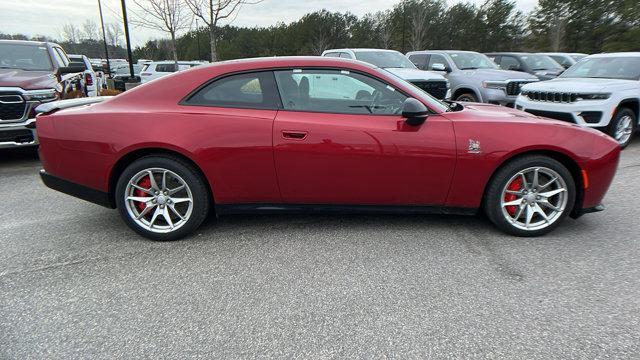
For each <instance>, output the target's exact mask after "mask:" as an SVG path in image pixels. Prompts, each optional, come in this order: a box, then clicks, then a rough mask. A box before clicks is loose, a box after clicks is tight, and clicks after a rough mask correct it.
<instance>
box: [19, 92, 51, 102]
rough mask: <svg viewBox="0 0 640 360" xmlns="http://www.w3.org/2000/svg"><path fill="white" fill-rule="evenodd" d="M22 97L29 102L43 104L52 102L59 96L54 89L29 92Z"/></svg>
mask: <svg viewBox="0 0 640 360" xmlns="http://www.w3.org/2000/svg"><path fill="white" fill-rule="evenodd" d="M22 96H23V97H24V98H25V99H27V100H35V101H41V102H46V101H52V100H56V99H57V98H58V94H57V93H56V91H55V90H54V89H43V90H29V91H26V92H25V93H24V94H22Z"/></svg>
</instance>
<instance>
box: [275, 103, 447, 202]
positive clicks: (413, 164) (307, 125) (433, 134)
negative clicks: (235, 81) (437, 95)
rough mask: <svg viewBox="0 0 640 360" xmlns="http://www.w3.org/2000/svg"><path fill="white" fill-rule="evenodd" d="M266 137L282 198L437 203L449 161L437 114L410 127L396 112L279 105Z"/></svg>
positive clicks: (443, 126) (444, 126)
mask: <svg viewBox="0 0 640 360" xmlns="http://www.w3.org/2000/svg"><path fill="white" fill-rule="evenodd" d="M292 135H293V136H292ZM273 139H274V140H273V143H274V158H275V164H276V173H277V176H278V183H279V186H280V192H281V194H282V198H283V200H284V202H286V203H300V204H327V203H332V204H381V205H442V204H443V203H444V201H445V198H446V196H447V192H448V189H449V183H450V180H451V176H452V174H453V169H454V164H455V143H454V141H455V140H454V135H453V127H452V124H451V122H450V121H449V120H447V119H446V118H444V117H442V116H440V115H432V116H430V117H429V118H428V119H427V121H426V122H425V123H424V124H423V125H422V126H417V127H412V126H408V125H406V124H405V122H404V121H403V119H402V118H401V117H400V116H375V115H356V114H327V113H313V112H297V111H279V112H278V114H277V116H276V121H275V124H274V128H273Z"/></svg>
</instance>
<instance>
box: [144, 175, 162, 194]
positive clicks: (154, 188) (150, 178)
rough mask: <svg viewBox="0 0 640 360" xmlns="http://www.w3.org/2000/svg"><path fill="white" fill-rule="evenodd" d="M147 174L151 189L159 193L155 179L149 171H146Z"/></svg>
mask: <svg viewBox="0 0 640 360" xmlns="http://www.w3.org/2000/svg"><path fill="white" fill-rule="evenodd" d="M147 173H148V174H149V181H150V182H151V189H153V190H157V191H160V188H159V187H158V184H157V183H156V178H154V177H153V172H152V171H151V170H149V171H147Z"/></svg>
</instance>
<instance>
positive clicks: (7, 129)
mask: <svg viewBox="0 0 640 360" xmlns="http://www.w3.org/2000/svg"><path fill="white" fill-rule="evenodd" d="M35 122H36V119H27V120H25V121H22V122H19V123H10V124H0V149H9V148H18V147H27V146H36V145H38V135H37V134H36V129H35Z"/></svg>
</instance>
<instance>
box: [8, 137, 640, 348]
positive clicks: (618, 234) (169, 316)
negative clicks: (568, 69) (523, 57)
mask: <svg viewBox="0 0 640 360" xmlns="http://www.w3.org/2000/svg"><path fill="white" fill-rule="evenodd" d="M39 167H40V165H39V163H38V161H37V158H36V156H35V155H34V153H33V152H29V151H3V152H2V155H1V156H0V199H1V201H0V358H2V359H29V358H55V359H68V358H84V359H88V358H109V359H111V358H131V357H153V358H177V357H180V358H183V357H201V358H214V357H215V358H255V357H261V358H272V357H286V358H335V357H337V358H425V357H428V358H464V359H472V358H501V359H502V358H513V359H552V358H638V356H639V354H640V281H639V280H638V279H639V278H640V235H639V234H640V221H639V220H638V219H639V218H638V213H637V208H638V206H637V203H638V201H639V198H638V196H637V194H638V193H640V182H639V181H638V175H640V137H638V138H637V140H636V141H635V142H634V143H633V144H632V145H631V146H630V148H629V149H627V150H625V151H624V153H623V156H622V161H621V164H620V169H619V171H618V175H617V176H616V179H615V180H614V183H613V185H612V188H611V190H610V192H609V194H608V195H607V197H606V199H605V204H606V205H607V206H608V208H607V210H606V211H605V212H602V213H597V214H590V215H585V216H584V217H582V218H580V219H579V220H577V221H575V220H567V221H566V222H565V224H563V226H561V227H560V228H559V229H558V230H557V231H555V232H554V233H552V234H550V235H547V236H545V237H541V238H534V239H523V238H514V237H509V236H506V235H503V234H501V233H499V232H497V231H496V230H495V229H494V228H493V226H492V225H491V224H489V222H488V221H487V220H485V219H483V218H479V217H455V216H337V215H336V216H236V217H223V218H221V219H220V220H218V221H217V222H215V221H213V220H211V221H209V222H208V223H207V224H206V225H205V226H203V227H202V228H201V229H200V231H199V232H198V234H197V235H196V236H194V237H192V238H190V239H187V240H184V241H178V242H171V243H157V242H152V241H149V240H146V239H143V238H141V237H139V236H137V235H135V234H134V233H133V232H132V231H130V230H129V229H128V228H127V227H126V226H125V225H124V223H123V222H122V221H121V220H120V218H119V217H118V214H117V212H116V211H112V210H109V209H105V208H101V207H99V206H96V205H92V204H90V203H87V202H83V201H81V200H77V199H74V198H72V197H69V196H66V195H63V194H60V193H57V192H54V191H51V190H48V189H46V188H45V186H44V185H42V183H41V182H40V180H39V177H38V174H37V171H38V169H39Z"/></svg>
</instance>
